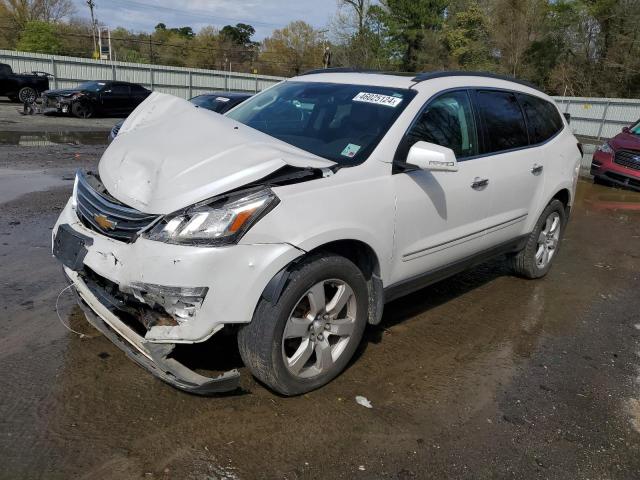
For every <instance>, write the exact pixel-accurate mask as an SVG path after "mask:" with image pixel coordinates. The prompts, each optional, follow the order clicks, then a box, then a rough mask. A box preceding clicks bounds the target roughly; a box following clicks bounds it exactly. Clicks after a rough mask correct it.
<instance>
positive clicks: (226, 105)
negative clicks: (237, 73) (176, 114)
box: [189, 92, 252, 113]
mask: <svg viewBox="0 0 640 480" xmlns="http://www.w3.org/2000/svg"><path fill="white" fill-rule="evenodd" d="M251 96H252V94H251V93H238V92H211V93H204V94H202V95H197V96H195V97H193V98H192V99H191V100H189V101H190V102H191V103H194V104H195V105H197V106H198V107H202V108H206V109H207V110H211V111H212V112H216V113H225V112H228V111H229V110H231V109H232V108H233V107H235V106H236V105H239V104H240V103H242V102H244V101H245V100H246V99H247V98H250V97H251Z"/></svg>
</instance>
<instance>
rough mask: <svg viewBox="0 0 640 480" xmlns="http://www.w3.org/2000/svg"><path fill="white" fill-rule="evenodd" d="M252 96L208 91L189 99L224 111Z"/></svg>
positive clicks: (117, 126)
mask: <svg viewBox="0 0 640 480" xmlns="http://www.w3.org/2000/svg"><path fill="white" fill-rule="evenodd" d="M251 96H252V94H251V93H239V92H210V93H203V94H202V95H196V96H195V97H193V98H191V99H190V100H189V101H190V102H191V103H193V104H195V105H196V107H201V108H206V109H207V110H211V111H212V112H216V113H221V114H222V113H225V112H228V111H229V110H231V109H232V108H233V107H235V106H236V105H239V104H241V103H242V102H244V101H245V100H246V99H247V98H250V97H251ZM123 123H124V120H120V121H119V122H118V123H116V124H115V125H114V126H113V128H112V129H111V132H110V133H109V141H110V142H111V141H112V140H113V139H114V138H116V135H118V132H119V131H120V127H122V124H123Z"/></svg>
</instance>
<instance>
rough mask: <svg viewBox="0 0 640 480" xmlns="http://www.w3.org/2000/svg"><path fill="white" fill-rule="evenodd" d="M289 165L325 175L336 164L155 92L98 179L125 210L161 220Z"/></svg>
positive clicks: (129, 122) (128, 124)
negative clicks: (309, 168) (128, 207)
mask: <svg viewBox="0 0 640 480" xmlns="http://www.w3.org/2000/svg"><path fill="white" fill-rule="evenodd" d="M287 165H290V166H293V167H299V168H308V167H311V168H327V167H331V166H332V165H334V162H332V161H330V160H326V159H323V158H320V157H318V156H315V155H313V154H310V153H309V152H305V151H304V150H301V149H299V148H296V147H293V146H291V145H289V144H287V143H285V142H282V141H280V140H278V139H276V138H273V137H271V136H269V135H266V134H264V133H262V132H259V131H258V130H255V129H253V128H251V127H247V126H246V125H244V124H241V123H239V122H236V121H235V120H232V119H230V118H227V117H225V116H222V115H219V114H217V113H213V112H210V111H208V110H206V109H204V108H197V107H195V106H194V105H193V104H192V103H190V102H188V101H186V100H183V99H181V98H178V97H174V96H172V95H167V94H163V93H157V92H154V93H152V94H151V95H150V96H149V97H148V98H147V99H146V100H145V101H144V102H142V103H141V104H140V105H139V106H138V108H136V109H135V110H134V111H133V113H132V114H131V115H130V116H129V117H128V118H127V119H126V120H125V122H124V124H123V125H122V127H121V128H120V132H119V133H118V136H117V137H116V138H115V139H114V141H113V142H112V143H111V145H109V147H108V148H107V150H106V151H105V153H104V155H103V156H102V159H101V160H100V165H99V172H100V178H101V180H102V183H103V184H104V186H105V187H106V188H107V190H108V192H109V193H110V194H111V195H113V196H114V197H115V198H117V199H118V200H120V201H121V202H123V203H124V204H126V205H129V206H131V207H134V208H136V209H138V210H140V211H142V212H145V213H154V214H163V213H164V214H166V213H171V212H174V211H176V210H179V209H181V208H184V207H187V206H189V205H192V204H194V203H197V202H200V201H202V200H206V199H208V198H211V197H214V196H216V195H219V194H222V193H225V192H227V191H230V190H233V189H235V188H238V187H241V186H243V185H246V184H248V183H251V182H255V181H257V180H260V179H261V178H264V177H266V176H267V175H269V174H271V173H273V172H275V171H276V170H279V169H281V168H282V167H284V166H287Z"/></svg>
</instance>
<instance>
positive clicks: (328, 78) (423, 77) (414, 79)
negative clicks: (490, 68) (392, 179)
mask: <svg viewBox="0 0 640 480" xmlns="http://www.w3.org/2000/svg"><path fill="white" fill-rule="evenodd" d="M451 77H458V78H460V77H474V78H481V79H483V80H484V82H483V83H487V80H494V81H497V82H510V83H512V84H514V83H515V84H517V85H521V86H523V87H527V88H531V89H534V90H538V91H539V92H542V91H541V90H540V89H539V88H538V87H536V86H535V85H533V84H531V83H529V82H526V81H523V80H519V79H516V78H511V77H508V76H503V75H498V74H494V73H489V72H469V71H439V72H422V73H404V74H403V73H395V72H389V73H387V72H379V71H375V70H355V69H351V68H335V69H332V68H329V69H325V70H322V69H319V70H311V71H309V72H306V73H303V74H301V75H300V76H298V77H294V78H295V80H296V81H313V82H328V83H331V82H333V83H350V84H353V85H375V86H380V87H395V88H410V87H412V86H413V85H416V84H417V83H421V82H425V81H428V80H435V79H443V78H451Z"/></svg>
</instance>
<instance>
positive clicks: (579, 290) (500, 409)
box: [0, 112, 640, 479]
mask: <svg viewBox="0 0 640 480" xmlns="http://www.w3.org/2000/svg"><path fill="white" fill-rule="evenodd" d="M0 114H1V112H0ZM96 122H97V121H96ZM105 123H107V122H105ZM110 124H111V122H108V124H107V125H106V126H105V125H102V124H100V125H98V126H97V127H93V125H94V124H92V125H89V126H90V127H92V128H88V129H87V130H88V131H91V130H94V131H99V130H103V132H104V133H106V130H107V129H108V128H107V127H108V126H109V125H110ZM0 128H1V127H0ZM21 128H22V127H21ZM24 129H25V131H30V130H33V127H32V126H29V125H27V126H26V127H24ZM44 129H45V130H50V129H49V128H44ZM40 130H43V128H40ZM0 137H1V136H0ZM40 140H42V137H41V136H40V137H38V135H35V138H32V139H31V141H32V142H33V141H40ZM45 140H46V141H47V142H48V143H46V144H45V145H43V146H35V145H39V143H35V144H31V145H25V144H24V143H23V144H21V145H16V144H10V143H11V142H5V143H4V144H1V143H2V142H1V141H0V312H2V317H1V320H0V322H1V323H0V324H1V326H2V328H1V329H0V365H1V367H2V368H0V479H22V478H25V479H38V478H43V479H71V478H82V479H125V478H158V479H221V478H229V479H237V478H241V479H254V478H287V479H297V478H322V479H328V478H362V479H412V478H469V479H472V478H473V479H475V478H526V479H529V478H549V479H627V478H628V479H636V478H638V475H639V473H638V472H640V383H639V374H640V370H639V367H640V358H639V356H638V353H639V348H638V346H639V345H638V344H639V338H640V309H639V307H640V297H639V293H638V292H639V291H640V288H639V287H640V194H637V193H632V192H625V191H621V190H614V189H611V188H607V187H603V186H594V185H592V184H590V183H588V182H581V183H580V185H579V190H578V200H577V204H576V206H575V209H574V212H573V216H572V219H571V222H570V224H569V226H568V229H567V231H566V237H565V239H564V242H563V245H562V250H561V252H560V253H559V256H558V257H557V259H556V263H555V265H554V267H553V269H552V270H551V272H550V274H549V275H548V276H547V277H546V278H545V279H543V280H539V281H526V280H522V279H518V278H514V277H512V276H510V275H509V273H508V270H507V268H506V267H505V264H504V262H503V261H501V260H496V261H492V262H490V263H488V264H485V265H482V266H480V267H478V268H476V269H474V270H472V271H469V272H467V273H464V274H461V275H457V276H455V277H453V278H451V279H449V280H446V281H443V282H441V283H439V284H436V285H434V286H432V287H430V288H427V289H424V290H422V291H420V292H417V293H415V294H412V295H411V296H409V297H406V298H403V299H400V300H397V301H395V302H393V303H391V304H389V305H387V307H386V309H385V314H384V318H383V322H382V325H380V326H378V327H369V328H368V330H367V333H366V338H365V340H364V342H363V345H362V347H361V349H360V351H359V353H358V355H357V358H356V360H355V361H354V362H353V363H352V365H351V366H350V367H349V368H348V370H347V371H346V372H344V374H342V375H341V376H340V377H339V378H337V379H336V380H335V381H333V382H332V383H331V384H329V385H327V386H326V387H325V388H322V389H321V390H319V391H316V392H313V393H310V394H308V395H304V396H301V397H298V398H282V397H279V396H277V395H274V394H273V393H271V392H270V391H268V390H266V389H265V388H264V387H262V386H261V385H259V384H257V383H256V382H255V381H254V380H253V379H252V378H251V376H250V375H249V373H248V372H247V371H246V369H244V368H241V373H242V387H243V391H242V393H241V394H239V395H235V396H227V397H218V398H200V397H195V396H190V395H188V394H185V393H182V392H179V391H177V390H175V389H173V388H171V387H170V386H168V385H165V384H164V383H162V382H160V381H158V380H156V379H155V378H153V377H152V376H151V375H150V374H148V373H146V372H145V371H143V370H142V369H140V368H139V367H137V366H136V365H134V364H133V363H132V362H131V361H129V360H128V359H127V358H126V357H125V355H124V354H123V353H122V352H121V351H120V350H118V349H117V348H116V347H115V346H113V345H112V344H111V343H110V342H109V341H107V340H106V339H105V338H103V337H102V336H100V335H99V334H98V333H97V332H96V331H95V330H93V329H92V327H90V326H89V325H88V324H87V323H86V321H85V320H84V319H83V317H82V314H81V312H80V310H79V309H78V308H77V307H76V306H75V304H74V302H73V299H72V297H71V295H70V294H69V292H68V291H66V292H63V293H62V294H61V295H60V296H59V294H60V292H61V290H62V289H63V288H64V287H65V286H66V284H65V281H64V280H63V277H62V274H61V272H60V267H59V265H58V264H57V262H56V261H54V260H53V259H52V258H51V256H50V250H49V244H50V236H51V227H52V225H53V224H54V221H55V219H56V216H57V214H58V213H59V211H60V209H61V208H62V206H63V204H64V203H65V202H66V199H67V198H68V196H69V194H70V191H71V187H72V181H71V179H72V175H73V171H74V170H75V168H77V167H83V168H87V167H92V166H95V164H96V162H97V159H98V158H99V155H100V153H101V151H102V149H103V148H104V147H103V146H100V145H73V144H64V145H51V141H50V139H49V140H47V139H45ZM72 143H73V142H72ZM76 143H79V142H76ZM89 143H91V142H89ZM58 296H59V298H58ZM56 299H58V300H59V301H58V312H59V315H60V319H59V318H58V316H57V314H56ZM60 320H62V321H63V322H66V323H67V324H69V325H70V326H71V328H73V329H74V330H76V331H78V332H81V333H82V334H83V336H78V335H76V334H74V333H71V332H70V331H69V330H67V329H66V328H65V327H64V326H63V325H62V324H61V321H60ZM216 337H217V338H216ZM216 337H214V341H213V342H212V343H211V344H210V345H209V346H208V348H209V349H210V358H211V359H214V360H217V361H220V362H222V363H225V364H226V366H233V365H237V366H241V364H240V361H239V358H238V354H237V348H236V347H235V343H234V341H233V339H232V338H229V337H225V336H223V335H220V336H216ZM356 395H362V396H365V397H366V398H368V399H369V400H370V401H371V403H372V404H373V408H372V409H367V408H364V407H362V406H360V405H358V404H357V403H356V402H355V396H356Z"/></svg>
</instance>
